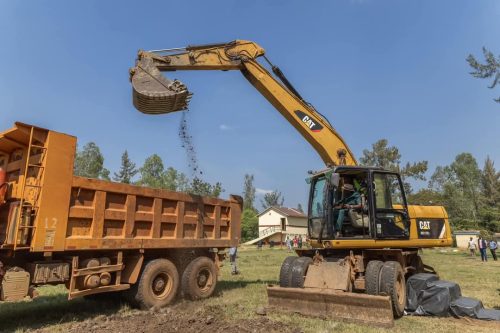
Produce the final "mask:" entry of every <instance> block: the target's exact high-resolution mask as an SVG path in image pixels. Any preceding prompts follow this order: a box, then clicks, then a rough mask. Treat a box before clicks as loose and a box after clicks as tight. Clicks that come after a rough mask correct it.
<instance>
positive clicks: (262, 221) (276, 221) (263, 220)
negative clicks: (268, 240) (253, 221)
mask: <svg viewBox="0 0 500 333" xmlns="http://www.w3.org/2000/svg"><path fill="white" fill-rule="evenodd" d="M282 218H286V217H285V216H283V215H281V214H279V213H278V212H276V211H274V210H272V209H271V210H269V211H268V212H266V213H265V214H264V215H261V216H259V235H260V233H261V232H262V231H263V230H265V229H267V228H269V227H278V228H281V219H282Z"/></svg>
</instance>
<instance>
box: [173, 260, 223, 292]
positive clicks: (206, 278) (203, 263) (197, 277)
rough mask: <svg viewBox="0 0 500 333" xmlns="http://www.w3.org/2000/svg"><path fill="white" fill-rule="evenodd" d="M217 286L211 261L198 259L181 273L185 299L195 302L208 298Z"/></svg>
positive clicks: (215, 272)
mask: <svg viewBox="0 0 500 333" xmlns="http://www.w3.org/2000/svg"><path fill="white" fill-rule="evenodd" d="M216 284H217V269H216V267H215V263H214V262H213V260H212V259H210V258H208V257H198V258H196V259H194V260H193V261H191V262H190V263H189V264H188V265H187V266H186V269H185V270H184V273H182V282H181V286H182V292H183V294H184V296H185V297H187V298H189V299H191V300H197V299H202V298H207V297H210V296H211V295H212V294H213V292H214V290H215V286H216Z"/></svg>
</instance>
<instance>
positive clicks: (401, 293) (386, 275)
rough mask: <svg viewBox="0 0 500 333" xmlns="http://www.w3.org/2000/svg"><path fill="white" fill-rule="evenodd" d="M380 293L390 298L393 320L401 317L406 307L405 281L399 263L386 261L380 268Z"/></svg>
mask: <svg viewBox="0 0 500 333" xmlns="http://www.w3.org/2000/svg"><path fill="white" fill-rule="evenodd" d="M380 292H381V293H385V294H387V295H388V296H390V298H391V303H392V312H393V313H394V318H400V317H402V316H403V313H404V310H405V305H406V281H405V275H404V272H403V268H402V267H401V265H400V264H399V262H397V261H387V262H386V263H385V264H384V266H382V271H381V273H380Z"/></svg>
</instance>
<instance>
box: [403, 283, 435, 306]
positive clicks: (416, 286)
mask: <svg viewBox="0 0 500 333" xmlns="http://www.w3.org/2000/svg"><path fill="white" fill-rule="evenodd" d="M437 280H438V277H437V276H436V275H435V274H428V273H420V274H415V275H412V276H411V277H410V278H409V279H408V281H406V311H408V312H415V311H417V308H418V305H419V301H418V295H419V294H420V292H421V291H422V290H425V289H427V288H428V287H429V283H431V282H433V281H437Z"/></svg>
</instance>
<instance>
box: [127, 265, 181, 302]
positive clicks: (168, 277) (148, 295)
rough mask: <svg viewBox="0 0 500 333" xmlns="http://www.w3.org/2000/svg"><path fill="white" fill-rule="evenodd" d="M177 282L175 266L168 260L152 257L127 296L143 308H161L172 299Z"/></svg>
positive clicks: (177, 285) (175, 292)
mask: <svg viewBox="0 0 500 333" xmlns="http://www.w3.org/2000/svg"><path fill="white" fill-rule="evenodd" d="M179 282H180V281H179V273H178V271H177V268H176V267H175V265H174V264H173V263H172V262H171V261H170V260H167V259H154V260H151V261H149V262H148V263H147V264H146V266H145V267H144V269H143V271H142V273H141V276H140V277H139V280H138V281H137V283H136V284H134V285H133V286H132V288H130V290H129V293H128V294H129V297H128V298H129V299H130V300H131V301H132V303H133V304H134V305H136V306H138V307H140V308H141V309H144V310H147V309H150V308H152V307H156V308H161V307H164V306H166V305H168V304H170V303H171V302H172V301H173V300H174V298H175V295H176V294H177V290H178V289H179Z"/></svg>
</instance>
